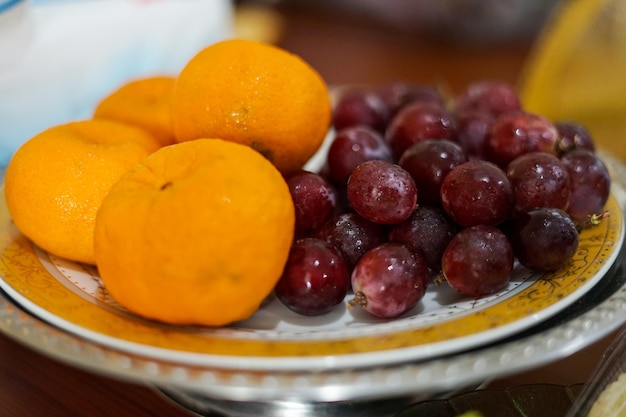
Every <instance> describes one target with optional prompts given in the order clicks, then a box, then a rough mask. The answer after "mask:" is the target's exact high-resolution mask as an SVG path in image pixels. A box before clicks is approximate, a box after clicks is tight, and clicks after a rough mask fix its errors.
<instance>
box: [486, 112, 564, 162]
mask: <svg viewBox="0 0 626 417" xmlns="http://www.w3.org/2000/svg"><path fill="white" fill-rule="evenodd" d="M558 141H559V132H558V130H557V129H556V127H555V126H554V125H553V124H552V123H551V122H550V121H548V120H547V119H546V118H544V117H542V116H539V115H536V114H533V113H528V112H524V111H518V112H513V113H505V114H504V115H502V116H500V117H498V118H497V119H496V120H495V121H494V122H493V124H492V125H491V130H490V131H489V135H488V136H487V141H486V142H485V155H486V157H487V159H488V160H489V161H491V162H494V163H495V164H497V165H499V166H500V167H502V168H503V169H504V168H506V167H507V165H508V164H509V163H510V162H511V161H513V160H514V159H515V158H517V157H518V156H522V155H523V154H525V153H528V152H536V151H541V152H547V153H551V154H553V155H556V151H557V146H558Z"/></svg>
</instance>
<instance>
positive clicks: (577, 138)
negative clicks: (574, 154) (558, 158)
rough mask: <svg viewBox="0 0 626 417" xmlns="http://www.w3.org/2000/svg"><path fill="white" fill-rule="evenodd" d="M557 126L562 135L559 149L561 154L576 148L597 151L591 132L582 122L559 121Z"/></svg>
mask: <svg viewBox="0 0 626 417" xmlns="http://www.w3.org/2000/svg"><path fill="white" fill-rule="evenodd" d="M555 126H556V129H557V130H558V131H559V134H560V135H561V140H560V141H559V149H558V151H559V154H560V155H562V154H564V153H566V152H569V151H572V150H574V149H586V150H588V151H591V152H595V150H596V146H595V143H594V141H593V138H592V137H591V133H589V131H588V130H587V128H585V127H584V126H583V125H581V124H580V123H576V122H558V123H556V124H555Z"/></svg>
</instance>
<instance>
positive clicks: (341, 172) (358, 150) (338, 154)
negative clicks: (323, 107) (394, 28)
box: [327, 125, 393, 184]
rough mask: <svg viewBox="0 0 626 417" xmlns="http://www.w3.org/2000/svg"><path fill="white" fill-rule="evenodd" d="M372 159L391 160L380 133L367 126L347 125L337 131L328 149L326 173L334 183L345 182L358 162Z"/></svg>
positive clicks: (389, 151)
mask: <svg viewBox="0 0 626 417" xmlns="http://www.w3.org/2000/svg"><path fill="white" fill-rule="evenodd" d="M372 159H380V160H382V161H388V162H392V161H393V157H392V155H391V149H390V148H389V145H387V142H386V141H385V140H384V138H383V136H382V134H381V133H379V132H377V131H376V130H374V129H372V128H371V127H369V126H364V125H357V126H351V127H347V128H345V129H342V130H340V131H338V132H337V134H336V135H335V137H334V139H333V141H332V143H331V145H330V147H329V149H328V156H327V161H328V175H329V176H330V178H331V179H332V180H333V181H334V182H335V183H337V184H345V183H346V182H347V181H348V178H349V177H350V174H351V173H352V171H354V169H355V168H356V167H357V166H358V165H359V164H360V163H362V162H365V161H369V160H372Z"/></svg>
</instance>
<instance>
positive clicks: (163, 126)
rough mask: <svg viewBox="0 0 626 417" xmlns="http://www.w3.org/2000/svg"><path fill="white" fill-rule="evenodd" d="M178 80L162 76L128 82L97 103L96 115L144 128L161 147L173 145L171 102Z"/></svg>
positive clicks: (99, 117)
mask: <svg viewBox="0 0 626 417" xmlns="http://www.w3.org/2000/svg"><path fill="white" fill-rule="evenodd" d="M175 80H176V78H175V77H174V76H167V75H160V76H152V77H145V78H139V79H135V80H131V81H128V82H127V83H125V84H123V85H121V86H120V87H119V88H117V89H116V90H115V91H112V92H111V93H110V94H108V95H107V96H105V97H104V98H103V99H102V100H101V101H100V102H99V103H98V105H97V106H96V109H95V111H94V113H93V117H94V118H96V119H110V120H117V121H120V122H124V123H128V124H131V125H135V126H138V127H141V128H143V129H146V130H147V131H148V132H150V133H152V135H154V137H155V138H156V139H157V140H158V141H159V143H160V144H161V146H165V145H171V144H172V143H174V142H175V140H174V132H173V130H172V117H171V105H170V103H171V96H172V90H173V88H174V82H175Z"/></svg>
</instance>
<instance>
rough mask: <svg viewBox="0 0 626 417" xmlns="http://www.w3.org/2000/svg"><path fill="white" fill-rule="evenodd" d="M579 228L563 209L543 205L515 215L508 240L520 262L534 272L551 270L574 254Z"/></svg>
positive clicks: (565, 262)
mask: <svg viewBox="0 0 626 417" xmlns="http://www.w3.org/2000/svg"><path fill="white" fill-rule="evenodd" d="M578 239H579V238H578V230H577V229H576V225H575V224H574V222H573V221H572V219H571V218H570V217H569V216H568V215H567V213H565V212H564V211H563V210H560V209H556V208H551V207H542V208H538V209H536V210H531V211H529V212H527V213H522V214H519V215H517V216H515V218H514V221H513V232H512V233H511V243H512V245H513V251H514V253H515V256H516V257H517V259H518V260H519V262H520V263H521V264H522V265H524V266H525V267H527V268H529V269H532V270H534V271H554V270H557V269H559V268H561V267H563V266H564V265H566V264H567V263H568V262H569V260H570V259H571V258H572V257H573V256H574V254H575V253H576V249H577V247H578Z"/></svg>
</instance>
